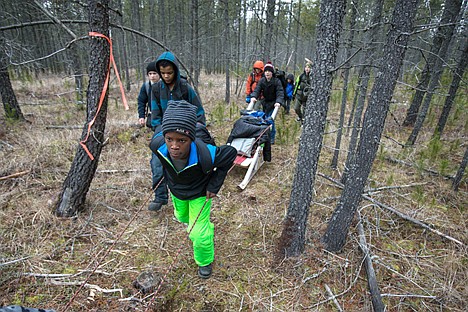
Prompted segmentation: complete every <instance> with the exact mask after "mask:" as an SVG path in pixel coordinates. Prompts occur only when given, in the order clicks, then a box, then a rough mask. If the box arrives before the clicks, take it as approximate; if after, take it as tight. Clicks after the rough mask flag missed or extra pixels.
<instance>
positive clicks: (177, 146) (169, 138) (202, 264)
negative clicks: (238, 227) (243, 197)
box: [150, 101, 237, 278]
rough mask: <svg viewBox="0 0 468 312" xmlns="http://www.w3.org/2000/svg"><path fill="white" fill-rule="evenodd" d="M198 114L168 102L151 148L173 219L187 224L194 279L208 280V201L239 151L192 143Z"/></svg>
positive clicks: (210, 248)
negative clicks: (195, 272) (164, 182)
mask: <svg viewBox="0 0 468 312" xmlns="http://www.w3.org/2000/svg"><path fill="white" fill-rule="evenodd" d="M196 109H197V108H196V106H194V105H192V104H190V103H188V102H186V101H176V102H173V101H169V105H168V107H167V109H166V111H165V113H164V118H163V120H162V133H158V134H157V135H156V136H154V137H153V139H152V141H151V143H150V148H151V150H152V151H153V153H154V154H155V155H156V156H157V157H158V158H159V160H160V161H161V163H162V166H163V168H164V179H165V180H167V185H168V187H169V189H170V191H171V199H172V204H173V205H174V215H175V217H176V218H177V220H179V221H180V222H182V223H186V224H188V227H187V232H189V237H190V239H191V240H192V244H193V256H194V260H195V263H196V264H197V265H198V276H199V277H201V278H209V277H210V276H211V273H212V263H213V260H214V225H213V223H211V221H210V210H211V201H212V198H213V197H215V196H216V194H217V193H218V192H219V190H220V188H221V186H222V185H223V183H224V179H225V178H226V175H227V173H228V172H229V169H230V168H231V167H232V165H233V162H234V159H235V158H236V155H237V151H236V149H235V148H234V147H232V146H229V145H223V146H219V147H217V146H214V145H210V144H206V143H204V142H203V141H201V140H200V139H198V138H197V139H196V138H195V132H196V123H197V114H196Z"/></svg>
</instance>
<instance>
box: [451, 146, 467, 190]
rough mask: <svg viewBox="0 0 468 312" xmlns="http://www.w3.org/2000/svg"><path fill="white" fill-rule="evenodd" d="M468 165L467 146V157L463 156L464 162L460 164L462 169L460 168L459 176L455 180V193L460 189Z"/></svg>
mask: <svg viewBox="0 0 468 312" xmlns="http://www.w3.org/2000/svg"><path fill="white" fill-rule="evenodd" d="M467 163H468V145H467V146H466V149H465V155H463V160H462V162H461V164H460V168H458V171H457V174H456V175H455V177H454V178H453V182H452V188H453V190H454V191H455V192H456V191H458V187H459V186H460V182H461V180H462V178H463V174H464V173H465V168H466V164H467Z"/></svg>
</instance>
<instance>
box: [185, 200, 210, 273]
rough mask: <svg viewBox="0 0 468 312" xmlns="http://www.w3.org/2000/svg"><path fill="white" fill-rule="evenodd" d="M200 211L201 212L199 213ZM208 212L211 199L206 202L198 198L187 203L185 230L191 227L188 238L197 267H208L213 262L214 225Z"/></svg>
mask: <svg viewBox="0 0 468 312" xmlns="http://www.w3.org/2000/svg"><path fill="white" fill-rule="evenodd" d="M205 202H206V203H205ZM201 209H203V210H202V212H201V213H200V210H201ZM210 212H211V199H209V200H208V201H206V197H199V198H196V199H192V200H190V201H189V226H188V229H187V230H190V229H191V228H192V225H193V229H192V231H191V232H190V235H189V237H190V239H191V240H192V242H193V258H194V260H195V263H196V264H197V265H198V266H206V265H209V264H211V263H212V262H213V260H214V224H213V223H211V221H210ZM199 214H200V216H199V217H198V219H197V221H196V222H195V219H196V218H197V216H198V215H199Z"/></svg>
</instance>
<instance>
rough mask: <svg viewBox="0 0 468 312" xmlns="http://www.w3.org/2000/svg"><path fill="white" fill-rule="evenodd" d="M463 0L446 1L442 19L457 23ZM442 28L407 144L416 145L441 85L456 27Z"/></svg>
mask: <svg viewBox="0 0 468 312" xmlns="http://www.w3.org/2000/svg"><path fill="white" fill-rule="evenodd" d="M461 2H462V1H461V0H446V1H445V9H444V13H446V14H445V17H446V19H444V18H442V21H446V22H449V23H455V21H456V20H457V17H458V14H459V13H460V8H461ZM439 28H441V29H442V30H441V31H440V32H438V33H440V34H439V35H440V36H441V37H442V39H441V41H442V44H441V45H440V49H439V51H438V57H437V58H436V59H435V62H434V64H433V69H432V75H431V79H430V83H429V87H428V89H427V92H426V94H425V96H424V102H423V105H422V107H421V111H420V112H419V114H418V116H417V118H416V122H415V124H414V128H413V131H412V132H411V134H410V136H409V138H408V141H407V142H406V145H414V143H415V142H416V139H417V137H418V135H419V132H420V131H421V129H422V127H423V123H424V120H426V116H427V113H428V111H429V106H430V104H431V100H432V96H433V95H434V93H435V90H436V89H437V87H438V86H439V79H440V77H441V76H442V72H443V71H444V66H443V63H444V59H445V57H446V55H447V51H448V48H449V45H450V39H451V38H452V35H453V31H454V29H455V25H454V24H453V25H450V26H446V27H439Z"/></svg>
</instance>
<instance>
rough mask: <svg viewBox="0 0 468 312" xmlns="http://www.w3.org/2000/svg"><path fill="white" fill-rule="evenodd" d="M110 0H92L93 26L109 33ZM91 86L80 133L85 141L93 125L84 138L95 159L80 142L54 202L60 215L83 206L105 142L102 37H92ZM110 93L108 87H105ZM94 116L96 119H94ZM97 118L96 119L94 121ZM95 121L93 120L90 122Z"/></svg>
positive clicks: (68, 214) (105, 53) (105, 51)
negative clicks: (84, 121)
mask: <svg viewBox="0 0 468 312" xmlns="http://www.w3.org/2000/svg"><path fill="white" fill-rule="evenodd" d="M108 5H109V0H89V7H88V10H89V26H90V30H91V31H94V32H98V33H100V34H103V35H105V36H109V12H108ZM89 53H90V57H89V62H90V64H89V86H88V92H87V117H86V125H85V127H84V129H83V133H82V135H81V141H85V138H86V137H87V133H88V125H91V127H90V128H91V129H90V131H91V132H92V135H90V136H89V137H88V139H87V141H86V142H85V144H86V147H87V148H88V150H89V152H90V153H91V154H92V155H93V156H94V160H92V159H91V158H90V157H89V156H88V154H87V153H86V151H85V150H84V149H83V148H82V147H81V146H78V150H77V152H76V154H75V158H74V160H73V162H72V165H71V168H70V171H69V172H68V175H67V178H66V179H65V181H64V183H63V187H62V191H61V193H60V195H59V198H58V200H57V202H56V206H55V214H56V215H58V216H61V217H71V216H74V215H76V214H77V213H78V212H79V211H82V210H83V209H84V204H85V199H86V194H87V193H88V190H89V187H90V184H91V182H92V180H93V178H94V174H95V172H96V168H97V166H98V161H99V157H100V155H101V150H102V142H104V129H105V125H106V117H107V94H106V96H105V98H104V100H103V103H102V106H101V108H100V109H99V98H100V95H101V92H103V88H104V83H105V81H106V74H107V71H108V68H109V55H110V54H109V43H108V42H107V40H105V39H103V38H97V37H96V38H91V39H90V40H89ZM104 92H106V93H107V90H104ZM94 118H95V119H94ZM93 119H94V123H92V121H93ZM91 123H92V124H91Z"/></svg>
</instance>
